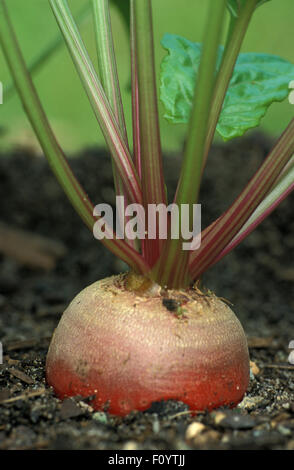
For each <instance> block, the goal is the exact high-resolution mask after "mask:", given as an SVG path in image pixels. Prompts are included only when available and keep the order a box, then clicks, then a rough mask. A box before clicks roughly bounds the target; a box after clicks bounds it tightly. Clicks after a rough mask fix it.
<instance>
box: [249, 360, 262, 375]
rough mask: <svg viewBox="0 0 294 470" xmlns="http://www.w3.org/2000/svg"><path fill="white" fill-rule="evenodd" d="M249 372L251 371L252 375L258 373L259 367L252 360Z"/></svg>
mask: <svg viewBox="0 0 294 470" xmlns="http://www.w3.org/2000/svg"><path fill="white" fill-rule="evenodd" d="M250 372H252V374H253V376H255V375H258V374H259V372H260V369H259V367H258V366H257V365H256V363H255V362H253V361H250Z"/></svg>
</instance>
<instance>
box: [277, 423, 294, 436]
mask: <svg viewBox="0 0 294 470" xmlns="http://www.w3.org/2000/svg"><path fill="white" fill-rule="evenodd" d="M277 430H278V431H279V433H280V434H283V436H290V435H291V434H292V430H291V429H289V428H286V426H282V425H281V424H280V425H279V426H278V427H277Z"/></svg>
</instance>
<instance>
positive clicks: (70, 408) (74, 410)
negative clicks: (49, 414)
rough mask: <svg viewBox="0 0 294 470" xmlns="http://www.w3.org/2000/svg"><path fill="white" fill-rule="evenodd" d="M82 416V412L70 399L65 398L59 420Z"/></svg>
mask: <svg viewBox="0 0 294 470" xmlns="http://www.w3.org/2000/svg"><path fill="white" fill-rule="evenodd" d="M82 414H84V410H83V409H82V408H81V407H80V406H79V405H78V404H77V403H76V402H75V401H74V400H72V399H71V398H66V399H65V400H64V401H63V402H62V405H61V408H60V418H61V419H68V418H74V417H76V416H80V415H82Z"/></svg>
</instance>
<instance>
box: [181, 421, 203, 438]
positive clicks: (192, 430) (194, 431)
mask: <svg viewBox="0 0 294 470" xmlns="http://www.w3.org/2000/svg"><path fill="white" fill-rule="evenodd" d="M204 429H205V426H204V424H203V423H199V422H198V421H195V422H194V423H191V424H189V426H188V427H187V429H186V433H185V437H186V439H187V440H188V441H189V440H191V439H194V437H196V436H198V434H200V433H201V432H202V431H203V430H204Z"/></svg>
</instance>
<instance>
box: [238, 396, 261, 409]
mask: <svg viewBox="0 0 294 470" xmlns="http://www.w3.org/2000/svg"><path fill="white" fill-rule="evenodd" d="M262 403H265V401H264V398H263V397H260V396H258V395H256V396H255V397H245V398H243V400H242V401H241V403H239V404H238V408H242V409H244V410H254V409H255V408H257V407H258V406H260V405H261V404H262Z"/></svg>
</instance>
